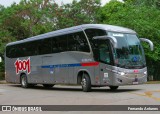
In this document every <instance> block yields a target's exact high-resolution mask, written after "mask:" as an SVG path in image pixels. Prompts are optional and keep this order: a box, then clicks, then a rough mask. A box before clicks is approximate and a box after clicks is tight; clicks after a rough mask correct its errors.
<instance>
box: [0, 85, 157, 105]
mask: <svg viewBox="0 0 160 114" xmlns="http://www.w3.org/2000/svg"><path fill="white" fill-rule="evenodd" d="M0 105H160V84H144V85H133V86H121V87H119V89H118V90H116V91H114V92H112V91H110V89H109V88H108V87H101V88H93V89H92V92H83V91H82V90H81V87H80V86H62V85H55V86H54V87H53V88H51V89H46V88H44V87H43V86H41V85H38V86H35V87H34V88H28V89H24V88H21V86H20V85H15V84H0Z"/></svg>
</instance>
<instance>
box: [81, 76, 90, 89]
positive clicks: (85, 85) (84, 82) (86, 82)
mask: <svg viewBox="0 0 160 114" xmlns="http://www.w3.org/2000/svg"><path fill="white" fill-rule="evenodd" d="M81 85H82V90H83V91H84V92H89V91H91V80H90V78H89V76H88V75H87V74H83V76H82V82H81Z"/></svg>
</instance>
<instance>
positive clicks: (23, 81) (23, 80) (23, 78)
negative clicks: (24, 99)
mask: <svg viewBox="0 0 160 114" xmlns="http://www.w3.org/2000/svg"><path fill="white" fill-rule="evenodd" d="M22 85H23V86H25V85H26V78H25V77H22Z"/></svg>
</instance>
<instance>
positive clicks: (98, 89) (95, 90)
mask: <svg viewBox="0 0 160 114" xmlns="http://www.w3.org/2000/svg"><path fill="white" fill-rule="evenodd" d="M9 86H12V87H19V88H21V85H17V84H16V85H13V84H11V85H9ZM24 89H26V88H24ZM27 89H35V90H43V91H45V90H47V91H48V90H51V91H71V92H72V91H77V92H78V91H80V92H82V89H81V87H80V86H73V87H72V86H69V87H67V86H65V87H64V86H60V87H59V86H58V87H56V86H54V87H52V88H45V87H43V86H41V85H36V86H34V87H30V88H27ZM140 90H142V89H133V88H132V89H129V86H128V88H127V89H126V88H125V89H124V88H121V87H119V89H117V90H114V91H111V90H110V89H109V88H108V87H101V88H95V87H94V88H92V90H91V92H107V93H123V92H134V91H140Z"/></svg>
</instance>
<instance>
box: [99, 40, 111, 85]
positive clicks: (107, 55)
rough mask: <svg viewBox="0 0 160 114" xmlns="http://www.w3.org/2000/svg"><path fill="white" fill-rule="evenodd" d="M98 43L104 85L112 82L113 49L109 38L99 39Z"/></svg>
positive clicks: (101, 80)
mask: <svg viewBox="0 0 160 114" xmlns="http://www.w3.org/2000/svg"><path fill="white" fill-rule="evenodd" d="M97 45H98V55H99V57H98V60H99V62H100V66H99V74H100V82H101V84H102V85H107V84H108V83H109V82H111V78H112V77H111V67H112V66H111V63H112V59H111V56H112V51H111V47H110V41H109V40H97Z"/></svg>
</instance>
